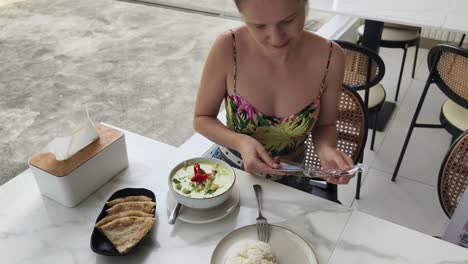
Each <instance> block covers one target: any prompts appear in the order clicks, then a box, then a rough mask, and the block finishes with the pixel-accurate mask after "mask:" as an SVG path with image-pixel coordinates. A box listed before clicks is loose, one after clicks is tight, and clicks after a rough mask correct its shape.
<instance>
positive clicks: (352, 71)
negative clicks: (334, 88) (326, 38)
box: [336, 40, 386, 150]
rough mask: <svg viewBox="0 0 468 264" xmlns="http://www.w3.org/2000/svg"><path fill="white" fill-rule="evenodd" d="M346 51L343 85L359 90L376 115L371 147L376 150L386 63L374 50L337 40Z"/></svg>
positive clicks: (370, 109)
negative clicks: (382, 82) (381, 82)
mask: <svg viewBox="0 0 468 264" xmlns="http://www.w3.org/2000/svg"><path fill="white" fill-rule="evenodd" d="M336 43H338V44H339V45H340V46H341V48H342V49H343V51H344V53H345V75H344V80H343V85H344V86H346V87H348V88H350V89H354V90H357V91H358V93H359V95H360V96H361V97H362V98H363V99H364V102H365V105H367V106H368V107H367V108H368V110H369V112H370V113H371V114H373V115H374V120H373V121H374V122H373V131H372V140H371V145H370V149H371V150H374V142H375V132H376V130H377V119H378V114H379V111H380V109H382V106H383V104H384V102H385V97H386V93H385V89H384V87H383V86H382V85H381V84H379V82H380V81H381V80H382V78H383V77H384V74H385V64H384V62H383V60H382V59H381V58H380V56H379V55H377V54H376V53H375V52H373V51H372V50H370V49H368V48H366V47H363V46H360V45H357V44H354V43H351V42H346V41H339V40H337V41H336Z"/></svg>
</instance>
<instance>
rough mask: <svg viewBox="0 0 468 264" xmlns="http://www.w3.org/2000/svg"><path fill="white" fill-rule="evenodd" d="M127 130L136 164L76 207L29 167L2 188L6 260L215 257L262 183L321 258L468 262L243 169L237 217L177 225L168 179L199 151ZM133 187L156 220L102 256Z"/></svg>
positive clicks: (432, 242)
mask: <svg viewBox="0 0 468 264" xmlns="http://www.w3.org/2000/svg"><path fill="white" fill-rule="evenodd" d="M125 136H126V141H127V149H128V155H129V168H128V169H127V170H125V171H124V172H122V173H121V174H119V175H118V176H116V177H115V178H113V179H112V180H111V181H110V182H108V183H107V184H105V185H104V186H103V187H102V188H101V189H99V190H98V191H97V192H96V193H94V194H93V195H91V196H90V197H89V198H88V199H86V200H85V201H83V202H82V203H81V204H79V205H78V206H77V207H75V208H66V207H63V206H61V205H59V204H58V203H56V202H54V201H52V200H50V199H48V198H45V197H43V196H41V195H40V193H39V190H38V188H37V186H36V183H35V180H34V178H33V176H32V175H31V173H30V171H29V170H27V171H25V172H24V173H22V174H21V175H19V176H17V177H15V178H14V179H13V180H11V181H10V182H8V183H6V184H5V185H3V186H1V187H0V204H1V205H2V210H1V211H0V244H1V247H0V259H1V260H2V263H47V264H51V263H60V264H62V263H174V264H176V263H187V260H190V261H191V262H190V263H200V264H201V263H204V264H205V263H209V260H210V257H211V253H212V251H213V249H214V248H215V246H216V245H217V243H218V242H219V241H220V240H221V238H222V237H224V236H225V235H226V234H228V233H229V232H230V231H232V230H234V229H236V228H238V227H241V226H245V225H249V224H253V223H254V222H255V218H256V216H257V210H256V203H255V198H254V193H253V191H252V184H255V183H259V184H261V185H262V186H263V189H264V212H265V216H266V217H267V218H268V219H269V221H270V222H271V223H275V224H278V225H282V226H286V227H288V228H290V229H292V230H294V231H296V232H297V233H299V234H301V235H302V236H303V237H304V238H305V239H306V240H307V241H308V242H309V243H310V244H311V245H312V247H313V249H314V251H315V252H316V254H317V256H318V260H319V263H344V262H345V260H346V263H441V262H440V261H441V260H445V261H452V262H450V263H466V262H463V261H466V260H468V250H466V249H464V248H461V247H458V246H455V245H452V244H449V243H447V242H444V241H441V240H437V239H434V238H432V237H430V236H427V235H424V234H421V233H418V232H415V231H412V230H409V229H406V228H404V227H401V226H398V225H395V224H391V223H388V222H386V221H383V220H381V219H377V218H374V217H371V216H369V215H366V214H363V213H359V212H353V211H352V210H351V209H349V208H345V207H342V206H340V205H337V204H334V203H331V202H329V201H326V200H323V199H321V198H317V197H315V196H312V195H309V194H306V193H303V192H300V191H296V190H294V189H291V188H289V187H286V186H283V185H281V184H278V183H275V182H271V181H268V180H264V179H259V178H256V177H253V176H251V175H249V174H247V173H244V172H242V171H236V173H237V176H238V178H237V179H238V180H237V184H238V186H239V187H240V190H241V201H240V207H239V208H238V209H236V210H235V211H234V212H233V213H232V214H231V215H229V216H227V217H226V218H224V219H223V220H220V221H218V222H215V223H211V224H188V223H184V222H181V221H179V220H178V221H177V223H176V225H175V226H171V225H169V224H167V215H168V212H167V210H166V208H165V202H164V199H165V197H166V193H167V191H168V186H167V183H166V180H167V178H166V177H167V175H168V173H169V171H170V169H171V168H172V167H173V166H174V165H175V164H176V163H178V162H180V161H181V160H183V159H186V158H189V156H191V155H192V154H186V153H184V152H183V151H181V150H178V149H176V148H174V147H171V146H168V145H165V144H162V143H159V142H156V141H153V140H151V139H147V138H144V137H142V136H139V135H136V134H133V133H130V132H127V131H125ZM126 187H144V188H147V189H150V190H152V191H153V192H154V193H155V194H156V199H157V202H158V205H157V218H158V221H157V224H156V225H155V227H154V228H153V230H152V231H151V233H150V235H149V236H148V237H147V239H146V240H145V242H144V243H143V245H142V247H141V248H139V249H138V250H137V251H136V252H134V253H132V254H130V255H128V256H125V257H105V256H101V255H96V254H95V253H93V252H92V251H91V249H90V237H91V232H92V229H93V225H94V222H95V220H96V217H97V215H98V214H99V212H100V210H101V208H102V206H103V203H104V202H105V201H106V200H107V198H108V197H109V196H110V195H111V194H112V193H113V192H115V191H116V190H119V189H121V188H126ZM383 237H385V242H383V241H384V240H383V239H382V238H383ZM426 248H427V249H429V250H425V249H426ZM395 260H396V261H395Z"/></svg>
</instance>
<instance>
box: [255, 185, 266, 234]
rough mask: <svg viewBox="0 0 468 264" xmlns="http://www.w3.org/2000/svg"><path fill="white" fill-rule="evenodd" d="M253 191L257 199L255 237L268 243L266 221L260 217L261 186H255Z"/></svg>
mask: <svg viewBox="0 0 468 264" xmlns="http://www.w3.org/2000/svg"><path fill="white" fill-rule="evenodd" d="M253 188H254V191H255V197H256V198H257V207H258V217H257V236H258V240H260V241H262V242H265V243H268V238H269V229H268V221H267V219H266V218H265V217H263V215H262V207H261V205H262V186H260V185H258V184H255V185H254V186H253Z"/></svg>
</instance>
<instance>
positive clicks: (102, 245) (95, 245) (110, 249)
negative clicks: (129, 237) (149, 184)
mask: <svg viewBox="0 0 468 264" xmlns="http://www.w3.org/2000/svg"><path fill="white" fill-rule="evenodd" d="M135 195H144V196H148V197H149V198H151V200H152V201H153V202H156V197H155V196H154V193H153V192H152V191H150V190H148V189H143V188H138V189H136V188H126V189H122V190H118V191H116V192H115V193H114V194H112V195H111V197H110V198H109V199H108V200H107V201H108V202H109V201H111V200H114V199H117V198H123V197H126V196H135ZM107 209H109V206H108V205H107V203H106V204H104V208H102V211H101V213H100V214H99V216H98V218H97V219H96V223H97V222H98V221H100V220H101V219H103V218H104V217H106V216H107V212H106V210H107ZM155 214H156V209H155V210H154V211H153V216H155ZM148 234H149V232H148V233H146V235H145V237H143V239H141V240H140V242H138V244H136V245H135V246H134V247H133V248H131V249H130V250H129V251H127V252H125V253H119V251H117V249H116V248H115V247H114V245H112V243H111V242H110V241H109V239H107V237H106V236H105V235H103V234H102V233H101V232H100V231H99V230H98V229H97V228H96V226H94V230H93V234H92V235H91V249H92V250H93V251H94V252H95V253H97V254H101V255H106V256H123V255H127V254H130V253H132V252H134V251H135V250H136V249H137V248H139V247H140V246H141V243H142V242H143V240H145V238H146V236H147V235H148Z"/></svg>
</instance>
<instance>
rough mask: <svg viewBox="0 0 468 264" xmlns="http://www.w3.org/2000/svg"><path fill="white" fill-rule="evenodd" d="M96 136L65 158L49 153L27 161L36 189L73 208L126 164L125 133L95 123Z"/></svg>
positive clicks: (126, 165)
mask: <svg viewBox="0 0 468 264" xmlns="http://www.w3.org/2000/svg"><path fill="white" fill-rule="evenodd" d="M96 128H97V130H98V133H99V138H98V139H96V140H95V141H93V142H92V143H91V144H89V145H88V146H86V147H85V148H83V149H82V150H80V151H78V152H77V153H75V154H74V155H73V156H71V157H70V158H68V159H67V160H64V161H57V160H55V156H54V155H53V154H51V153H45V154H38V155H35V156H34V157H32V158H31V159H30V160H29V167H30V168H31V170H32V172H33V174H34V176H35V178H36V182H37V185H38V186H39V190H40V191H41V193H42V194H43V195H45V196H47V197H49V198H52V199H54V200H56V201H57V202H59V203H61V204H63V205H64V206H67V207H74V206H76V205H77V204H79V203H80V202H81V201H82V200H84V199H85V198H86V197H88V196H89V195H90V194H92V193H93V192H95V191H96V190H97V189H99V187H101V186H102V185H103V184H104V183H106V182H107V181H109V180H110V179H111V178H112V177H113V176H115V175H116V174H117V173H118V172H120V171H121V170H123V169H125V168H127V167H128V157H127V148H126V145H125V136H124V134H123V133H122V132H121V131H119V130H117V129H114V128H111V127H109V126H106V125H103V124H98V125H97V126H96Z"/></svg>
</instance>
